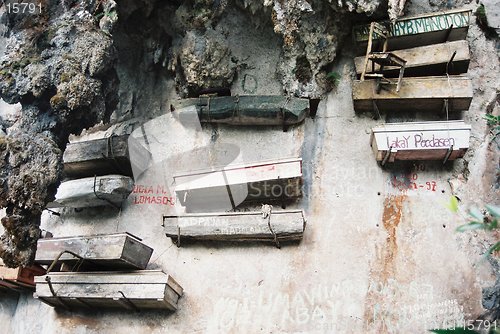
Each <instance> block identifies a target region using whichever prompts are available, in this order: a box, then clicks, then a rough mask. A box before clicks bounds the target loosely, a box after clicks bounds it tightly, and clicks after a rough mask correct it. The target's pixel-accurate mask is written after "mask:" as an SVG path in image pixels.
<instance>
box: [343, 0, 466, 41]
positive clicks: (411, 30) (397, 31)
mask: <svg viewBox="0 0 500 334" xmlns="http://www.w3.org/2000/svg"><path fill="white" fill-rule="evenodd" d="M471 16H472V11H471V10H461V9H460V10H452V11H446V12H434V13H429V14H425V15H416V16H407V17H402V18H399V19H397V20H396V21H395V22H393V23H391V22H388V21H384V22H379V23H380V24H382V25H384V26H386V27H388V30H389V39H388V50H400V49H408V48H411V47H416V46H423V45H430V44H437V43H443V42H446V41H457V40H462V39H465V38H466V37H467V32H468V29H469V24H470V17H471ZM369 31H370V25H369V24H365V25H358V26H355V27H354V28H353V37H354V40H355V41H356V42H357V43H358V45H359V46H360V49H362V50H363V51H365V50H366V43H367V42H368V34H369ZM374 40H375V41H376V40H380V36H378V35H375V36H374Z"/></svg>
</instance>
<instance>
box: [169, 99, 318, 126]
mask: <svg viewBox="0 0 500 334" xmlns="http://www.w3.org/2000/svg"><path fill="white" fill-rule="evenodd" d="M193 107H194V108H193ZM171 109H172V110H175V111H176V112H178V114H177V115H178V117H179V119H180V121H181V122H183V121H185V122H189V121H190V120H191V119H192V114H197V115H198V118H199V120H200V121H201V122H207V123H225V124H232V125H292V124H297V123H300V122H302V121H303V120H304V118H305V117H306V116H307V114H308V113H309V100H308V99H303V98H296V97H286V96H260V95H255V96H220V97H199V98H191V99H184V100H180V101H175V102H172V104H171Z"/></svg>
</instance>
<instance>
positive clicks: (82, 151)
mask: <svg viewBox="0 0 500 334" xmlns="http://www.w3.org/2000/svg"><path fill="white" fill-rule="evenodd" d="M63 160H64V173H65V175H66V176H67V177H70V178H81V177H87V176H94V175H107V174H122V175H127V176H131V177H133V176H134V175H133V171H134V170H139V171H143V170H145V169H147V167H148V166H149V164H150V161H151V153H150V152H149V151H148V150H145V149H144V148H143V147H142V146H141V145H139V144H138V143H137V142H136V141H135V140H134V139H133V138H132V137H129V135H122V136H111V137H108V138H101V139H95V140H88V141H82V142H76V143H70V144H68V146H67V147H66V150H65V151H64V156H63Z"/></svg>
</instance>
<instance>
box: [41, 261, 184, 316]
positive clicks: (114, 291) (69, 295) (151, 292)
mask: <svg viewBox="0 0 500 334" xmlns="http://www.w3.org/2000/svg"><path fill="white" fill-rule="evenodd" d="M47 277H48V278H49V280H50V284H51V285H52V291H54V293H55V295H54V294H52V292H51V287H50V286H49V282H48V281H47ZM35 282H36V292H35V294H34V297H35V298H38V299H40V300H42V301H43V302H45V303H47V304H49V305H50V306H53V307H61V308H67V309H73V308H92V309H100V308H125V309H130V310H140V309H168V310H172V311H175V310H177V301H178V300H179V298H180V297H181V296H182V287H181V286H180V285H179V284H178V283H177V282H176V281H175V280H174V279H173V278H172V277H171V276H170V275H168V274H166V273H164V272H163V271H161V270H141V271H129V272H84V273H82V272H72V273H50V274H48V275H46V276H39V277H36V278H35Z"/></svg>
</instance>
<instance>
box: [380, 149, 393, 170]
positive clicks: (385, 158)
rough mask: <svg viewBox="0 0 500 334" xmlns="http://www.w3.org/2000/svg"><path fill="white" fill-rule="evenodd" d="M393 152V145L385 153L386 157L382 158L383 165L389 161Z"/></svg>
mask: <svg viewBox="0 0 500 334" xmlns="http://www.w3.org/2000/svg"><path fill="white" fill-rule="evenodd" d="M391 153H392V145H391V146H390V147H389V149H388V150H387V152H386V153H385V155H384V158H383V159H382V162H381V163H380V164H381V165H382V166H384V165H385V164H386V163H387V160H389V157H390V156H391Z"/></svg>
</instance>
